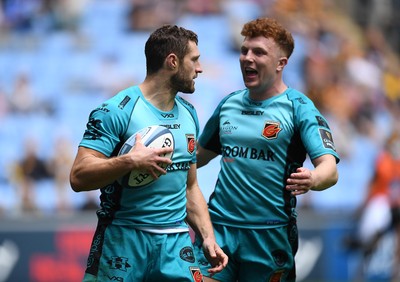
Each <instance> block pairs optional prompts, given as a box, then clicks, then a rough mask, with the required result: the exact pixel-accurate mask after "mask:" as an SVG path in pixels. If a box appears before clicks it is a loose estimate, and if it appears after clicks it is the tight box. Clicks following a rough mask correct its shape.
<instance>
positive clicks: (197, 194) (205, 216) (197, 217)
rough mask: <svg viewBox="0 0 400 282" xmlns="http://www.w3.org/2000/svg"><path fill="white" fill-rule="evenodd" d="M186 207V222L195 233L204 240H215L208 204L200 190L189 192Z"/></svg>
mask: <svg viewBox="0 0 400 282" xmlns="http://www.w3.org/2000/svg"><path fill="white" fill-rule="evenodd" d="M193 190H194V191H193ZM186 207H187V217H186V220H187V222H188V224H189V225H190V226H191V227H192V228H193V230H194V232H195V233H196V234H197V235H199V236H200V237H201V238H202V239H203V240H206V239H211V240H215V237H214V231H213V227H212V223H211V219H210V215H209V213H208V207H207V202H206V201H205V199H204V196H203V194H202V193H201V191H200V189H199V188H197V189H191V190H190V191H188V192H187V204H186Z"/></svg>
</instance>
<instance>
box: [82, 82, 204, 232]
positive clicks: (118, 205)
mask: <svg viewBox="0 0 400 282" xmlns="http://www.w3.org/2000/svg"><path fill="white" fill-rule="evenodd" d="M150 125H162V126H165V127H167V128H168V129H170V131H171V132H172V134H173V137H174V141H175V150H174V153H173V157H172V162H173V163H172V164H171V165H170V166H168V167H167V174H166V175H162V176H160V178H159V179H158V180H157V181H154V182H153V183H150V184H148V185H146V186H144V187H140V188H137V189H133V188H126V187H121V185H120V184H118V182H117V181H115V182H114V183H112V184H110V185H108V186H106V187H102V188H101V196H100V200H101V203H100V205H101V208H100V209H99V210H98V211H97V215H98V217H99V220H100V222H106V223H110V222H112V223H113V224H119V225H133V226H135V227H136V228H180V227H182V228H187V225H186V223H185V222H184V220H185V218H186V181H187V175H188V170H189V167H190V165H191V164H193V163H195V162H196V148H195V146H193V144H194V142H195V141H196V140H197V137H198V132H199V122H198V118H197V114H196V111H195V109H194V107H193V106H192V105H191V104H190V103H189V102H187V101H186V100H184V99H183V98H181V97H180V96H177V97H176V98H175V106H174V108H173V109H172V110H171V111H169V112H163V111H160V110H159V109H157V108H155V107H154V106H153V105H152V104H151V103H149V102H148V101H147V100H146V99H145V98H144V97H143V94H142V93H141V91H140V88H139V87H138V86H133V87H130V88H127V89H125V90H123V91H121V92H120V93H118V94H117V95H115V96H114V97H112V98H110V99H109V100H107V101H105V102H104V103H103V104H102V105H100V106H99V107H98V108H96V109H95V110H94V111H92V112H91V113H90V117H89V121H88V123H87V129H86V131H85V134H84V136H83V139H82V141H81V143H80V146H82V147H86V148H90V149H93V150H96V151H99V152H101V153H103V154H104V155H106V156H107V157H113V156H116V155H117V154H118V152H119V150H120V148H121V146H122V145H123V143H124V142H125V141H126V140H127V139H128V138H129V137H130V136H131V135H132V134H134V133H136V132H137V131H139V130H140V129H142V128H144V127H147V126H150Z"/></svg>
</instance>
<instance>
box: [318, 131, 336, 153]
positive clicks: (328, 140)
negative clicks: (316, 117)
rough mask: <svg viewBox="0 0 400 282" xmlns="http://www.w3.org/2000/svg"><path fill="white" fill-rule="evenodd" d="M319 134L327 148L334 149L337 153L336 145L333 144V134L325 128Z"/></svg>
mask: <svg viewBox="0 0 400 282" xmlns="http://www.w3.org/2000/svg"><path fill="white" fill-rule="evenodd" d="M319 134H320V135H321V139H322V143H323V144H324V147H325V148H328V149H332V150H334V151H335V152H336V148H335V144H334V143H333V138H332V134H331V133H330V132H329V131H328V130H326V129H323V128H320V129H319Z"/></svg>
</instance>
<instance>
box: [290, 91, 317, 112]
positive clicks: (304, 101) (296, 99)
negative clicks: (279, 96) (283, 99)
mask: <svg viewBox="0 0 400 282" xmlns="http://www.w3.org/2000/svg"><path fill="white" fill-rule="evenodd" d="M286 95H287V97H288V99H289V100H290V101H292V102H293V103H294V104H298V105H299V106H301V105H311V106H313V107H314V102H313V101H312V100H311V99H310V98H309V97H307V96H306V95H305V94H304V93H302V92H300V91H298V90H296V89H293V88H289V89H288V90H287V91H286Z"/></svg>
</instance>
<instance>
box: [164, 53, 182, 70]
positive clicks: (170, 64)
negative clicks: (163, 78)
mask: <svg viewBox="0 0 400 282" xmlns="http://www.w3.org/2000/svg"><path fill="white" fill-rule="evenodd" d="M165 63H166V66H167V68H168V69H170V70H175V69H177V68H178V65H179V60H178V57H177V56H176V55H175V54H174V53H171V54H169V55H168V56H167V58H166V59H165Z"/></svg>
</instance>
